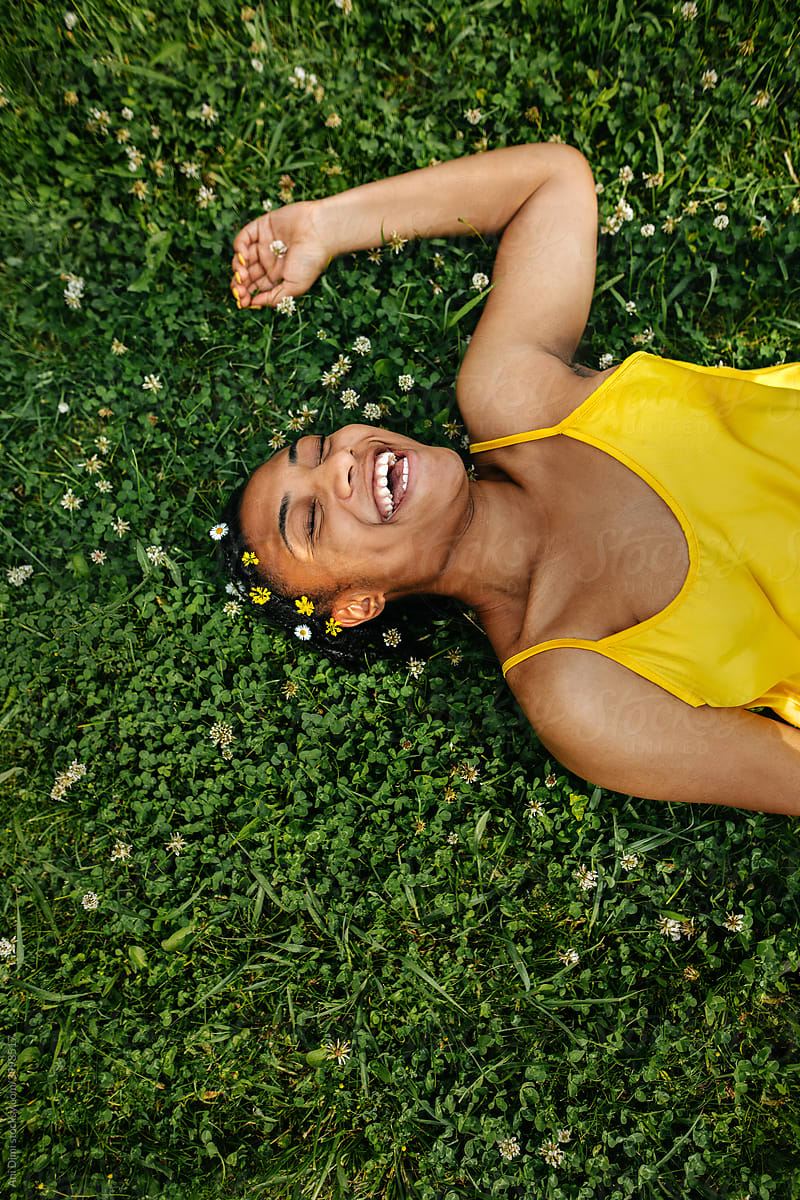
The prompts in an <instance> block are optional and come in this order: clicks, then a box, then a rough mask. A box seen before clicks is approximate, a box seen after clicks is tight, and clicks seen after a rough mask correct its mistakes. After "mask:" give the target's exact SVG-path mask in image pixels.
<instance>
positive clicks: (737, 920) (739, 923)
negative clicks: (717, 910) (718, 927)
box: [722, 912, 744, 933]
mask: <svg viewBox="0 0 800 1200" xmlns="http://www.w3.org/2000/svg"><path fill="white" fill-rule="evenodd" d="M722 924H723V925H724V927H725V928H726V929H727V930H728V931H729V932H730V933H741V931H742V929H743V928H744V917H743V916H742V915H741V913H733V912H729V913H728V915H727V917H726V918H725V920H724V921H723V922H722Z"/></svg>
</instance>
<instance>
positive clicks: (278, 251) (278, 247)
mask: <svg viewBox="0 0 800 1200" xmlns="http://www.w3.org/2000/svg"><path fill="white" fill-rule="evenodd" d="M269 248H270V250H271V251H272V253H273V254H275V255H277V257H278V258H283V256H284V254H285V253H286V251H287V250H288V249H289V247H288V246H287V245H286V243H285V242H282V241H281V239H280V238H275V240H274V241H273V242H270V244H269Z"/></svg>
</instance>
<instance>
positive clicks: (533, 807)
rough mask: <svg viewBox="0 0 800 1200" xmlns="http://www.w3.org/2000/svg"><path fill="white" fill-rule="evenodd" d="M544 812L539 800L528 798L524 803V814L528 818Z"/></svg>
mask: <svg viewBox="0 0 800 1200" xmlns="http://www.w3.org/2000/svg"><path fill="white" fill-rule="evenodd" d="M543 813H544V805H543V804H542V802H541V800H529V801H528V803H527V804H526V805H525V816H526V817H528V818H529V819H530V820H533V818H534V817H541V816H542V815H543Z"/></svg>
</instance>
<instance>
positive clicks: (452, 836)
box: [447, 829, 461, 846]
mask: <svg viewBox="0 0 800 1200" xmlns="http://www.w3.org/2000/svg"><path fill="white" fill-rule="evenodd" d="M460 841H461V838H460V837H459V836H458V834H457V833H456V831H455V829H454V830H453V832H452V833H448V835H447V844H448V846H457V845H458V843H459V842H460Z"/></svg>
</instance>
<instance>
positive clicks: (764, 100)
mask: <svg viewBox="0 0 800 1200" xmlns="http://www.w3.org/2000/svg"><path fill="white" fill-rule="evenodd" d="M770 99H771V96H770V94H769V92H767V91H763V92H758V93H757V94H756V96H755V97H754V99H752V100H751V101H750V107H751V108H766V107H767V105H768V104H769V102H770Z"/></svg>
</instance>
